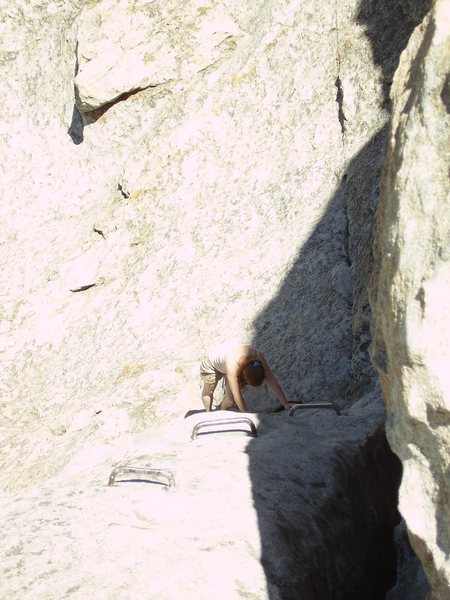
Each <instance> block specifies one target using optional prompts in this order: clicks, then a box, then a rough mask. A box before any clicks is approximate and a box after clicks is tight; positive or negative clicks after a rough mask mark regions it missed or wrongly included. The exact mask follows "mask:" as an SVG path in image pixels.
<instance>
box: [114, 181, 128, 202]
mask: <svg viewBox="0 0 450 600" xmlns="http://www.w3.org/2000/svg"><path fill="white" fill-rule="evenodd" d="M117 191H118V192H119V193H120V194H121V196H122V197H123V198H124V199H125V200H128V198H129V197H130V193H129V192H127V191H126V190H125V188H124V187H123V186H122V184H121V183H118V184H117Z"/></svg>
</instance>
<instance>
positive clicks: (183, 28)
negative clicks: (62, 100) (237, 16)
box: [75, 0, 240, 111]
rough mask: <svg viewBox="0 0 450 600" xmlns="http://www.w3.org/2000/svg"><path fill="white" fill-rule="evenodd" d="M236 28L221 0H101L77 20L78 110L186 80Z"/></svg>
mask: <svg viewBox="0 0 450 600" xmlns="http://www.w3.org/2000/svg"><path fill="white" fill-rule="evenodd" d="M239 33H240V31H239V27H238V26H237V25H236V23H235V22H234V21H233V19H232V18H231V16H230V15H229V13H228V11H227V9H226V7H225V5H223V4H220V3H215V2H193V3H191V4H190V6H189V10H186V7H185V6H184V5H180V3H179V2H164V3H162V2H157V1H155V0H147V1H142V2H138V3H136V2H135V1H134V0H129V1H128V2H119V3H118V2H117V0H103V1H102V2H98V3H96V4H94V5H93V6H89V5H88V6H87V8H86V9H85V10H84V12H83V15H82V16H81V17H80V19H79V23H78V36H77V41H78V44H77V75H76V77H75V91H76V94H77V106H78V108H79V109H80V110H81V111H91V110H94V109H96V108H99V107H100V106H103V105H104V104H108V103H110V102H113V101H114V100H116V99H117V98H119V97H120V96H122V95H123V94H130V93H133V92H136V91H139V90H143V89H145V88H148V87H156V86H159V85H161V84H164V83H168V82H172V81H177V80H179V79H184V80H187V81H189V80H190V79H191V78H192V77H195V75H197V74H198V73H199V72H200V71H201V70H203V69H205V68H207V67H210V66H211V65H213V64H214V63H215V62H217V61H219V60H220V59H222V58H223V57H224V55H225V56H226V54H227V53H229V52H230V51H232V50H233V49H234V47H235V46H236V42H235V41H234V38H235V37H236V36H238V35H239Z"/></svg>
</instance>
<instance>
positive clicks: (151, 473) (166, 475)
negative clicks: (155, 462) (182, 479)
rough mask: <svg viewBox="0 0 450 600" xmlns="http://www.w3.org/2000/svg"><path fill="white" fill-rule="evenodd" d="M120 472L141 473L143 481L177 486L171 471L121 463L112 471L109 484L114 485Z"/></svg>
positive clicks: (140, 476)
mask: <svg viewBox="0 0 450 600" xmlns="http://www.w3.org/2000/svg"><path fill="white" fill-rule="evenodd" d="M119 473H120V474H131V475H139V479H142V480H143V481H150V482H154V483H162V484H163V485H165V486H168V487H169V488H171V487H175V479H174V476H173V475H172V473H171V472H170V471H164V470H162V469H151V468H149V467H131V466H128V465H119V466H118V467H114V469H113V470H112V471H111V475H110V476H109V480H108V485H111V486H113V485H114V483H115V481H116V477H117V475H119ZM143 475H146V476H147V477H143ZM160 477H162V478H163V479H166V481H161V479H160Z"/></svg>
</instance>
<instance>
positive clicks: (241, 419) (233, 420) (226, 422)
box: [191, 417, 258, 440]
mask: <svg viewBox="0 0 450 600" xmlns="http://www.w3.org/2000/svg"><path fill="white" fill-rule="evenodd" d="M238 423H245V424H247V425H249V426H250V429H251V435H252V437H257V435H258V434H257V433H256V427H255V424H254V423H253V421H252V420H251V419H249V418H248V417H235V418H231V419H217V420H211V421H200V423H197V425H195V426H194V428H193V430H192V434H191V440H195V439H196V437H197V434H198V432H199V429H202V428H204V427H214V426H215V425H236V424H238ZM211 433H212V432H211ZM214 433H224V431H221V430H219V431H216V432H214Z"/></svg>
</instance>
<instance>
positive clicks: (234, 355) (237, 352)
mask: <svg viewBox="0 0 450 600" xmlns="http://www.w3.org/2000/svg"><path fill="white" fill-rule="evenodd" d="M258 354H259V353H258V352H257V351H256V350H255V349H254V348H252V347H251V346H248V345H246V344H242V343H237V344H235V345H233V346H231V347H230V348H229V349H228V352H227V358H226V361H227V365H228V366H229V368H230V369H239V368H240V367H242V364H243V363H245V362H247V361H249V360H256V359H257V358H258Z"/></svg>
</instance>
